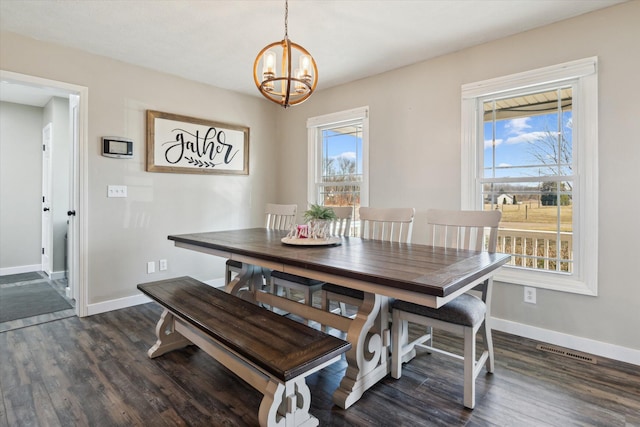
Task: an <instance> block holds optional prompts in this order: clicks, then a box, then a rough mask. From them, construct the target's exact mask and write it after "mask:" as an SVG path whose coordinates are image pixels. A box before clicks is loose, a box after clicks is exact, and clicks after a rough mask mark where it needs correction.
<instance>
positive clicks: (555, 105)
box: [481, 87, 573, 178]
mask: <svg viewBox="0 0 640 427" xmlns="http://www.w3.org/2000/svg"><path fill="white" fill-rule="evenodd" d="M572 102H573V101H572V90H571V87H566V88H560V89H554V90H550V91H543V92H536V93H531V94H527V95H518V96H514V97H510V98H503V99H491V100H487V101H484V102H483V104H482V105H483V111H484V126H483V127H482V129H481V131H482V136H481V138H482V140H483V141H484V154H483V157H484V159H483V168H484V172H483V177H484V178H504V177H540V176H554V175H571V174H572V163H573V154H572V153H573V149H572V148H573V147H572V136H573V135H572Z"/></svg>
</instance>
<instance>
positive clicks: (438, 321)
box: [391, 209, 502, 409]
mask: <svg viewBox="0 0 640 427" xmlns="http://www.w3.org/2000/svg"><path fill="white" fill-rule="evenodd" d="M501 216H502V213H501V212H500V211H487V212H482V211H445V210H433V209H432V210H429V211H428V212H427V223H428V224H427V225H428V244H430V245H432V246H439V247H446V248H454V249H469V250H476V251H483V250H487V251H489V252H495V250H496V244H497V236H498V224H499V222H500V218H501ZM492 285H493V282H492V279H488V280H486V281H484V282H483V283H482V284H481V285H479V286H477V287H476V288H475V289H476V290H480V291H481V296H480V297H477V296H475V295H471V294H469V293H467V294H463V295H460V296H459V297H457V298H455V299H454V300H452V301H450V302H449V303H447V304H445V305H444V306H442V307H440V308H437V309H435V308H430V307H424V306H421V305H418V304H413V303H409V302H406V301H401V300H396V301H394V302H393V303H392V312H393V315H392V319H393V320H392V329H391V333H392V339H393V354H392V359H391V376H392V377H394V378H400V376H401V375H402V362H403V360H405V361H406V360H410V359H411V358H413V357H414V356H415V354H416V351H415V347H418V348H424V349H426V350H428V351H429V352H438V353H443V354H446V355H448V356H453V357H455V358H458V359H462V360H463V361H464V406H465V407H467V408H470V409H473V407H474V406H475V380H476V378H477V376H478V374H479V373H480V371H481V370H482V367H483V366H484V365H486V368H487V372H489V373H492V372H493V368H494V360H493V344H492V339H491V328H490V326H489V325H487V319H488V318H489V316H490V311H491V310H490V302H491V289H492ZM409 322H410V323H415V324H418V325H422V326H426V333H425V334H424V335H422V336H421V337H419V338H417V339H415V340H413V341H412V342H409V341H408V337H409V333H408V330H409V326H408V324H409ZM433 328H435V329H441V330H446V331H449V332H453V333H458V334H461V335H463V336H464V352H463V356H460V355H458V354H453V353H450V352H447V351H444V350H442V349H439V348H436V347H434V343H433ZM478 331H480V332H481V334H482V337H483V340H484V346H485V350H484V351H483V353H482V355H481V356H480V358H479V359H478V360H476V334H477V332H478Z"/></svg>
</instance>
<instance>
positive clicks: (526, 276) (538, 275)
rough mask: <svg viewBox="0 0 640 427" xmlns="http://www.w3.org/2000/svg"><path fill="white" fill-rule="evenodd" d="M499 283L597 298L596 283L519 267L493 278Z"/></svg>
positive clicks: (503, 269)
mask: <svg viewBox="0 0 640 427" xmlns="http://www.w3.org/2000/svg"><path fill="white" fill-rule="evenodd" d="M493 279H494V280H495V281H497V282H504V283H511V284H514V285H522V286H532V287H535V288H540V289H549V290H552V291H559V292H568V293H574V294H580V295H589V296H597V295H598V292H597V286H596V281H595V280H592V281H590V282H587V281H584V280H579V279H578V278H577V277H576V275H575V274H573V275H570V274H562V273H554V272H547V271H531V270H525V269H522V268H518V267H511V266H504V267H502V268H501V269H500V270H499V271H498V272H497V273H496V274H495V276H494V277H493Z"/></svg>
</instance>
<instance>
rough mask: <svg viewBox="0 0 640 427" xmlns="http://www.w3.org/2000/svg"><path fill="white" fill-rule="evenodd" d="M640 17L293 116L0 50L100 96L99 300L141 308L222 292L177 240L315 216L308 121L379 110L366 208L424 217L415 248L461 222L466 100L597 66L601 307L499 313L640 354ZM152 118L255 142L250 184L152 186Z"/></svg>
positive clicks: (4, 45)
mask: <svg viewBox="0 0 640 427" xmlns="http://www.w3.org/2000/svg"><path fill="white" fill-rule="evenodd" d="M637 16H640V2H637V1H635V2H630V3H626V4H623V5H620V6H615V7H612V8H609V9H605V10H602V11H599V12H595V13H592V14H588V15H584V16H581V17H578V18H575V19H571V20H568V21H565V22H561V23H558V24H554V25H551V26H548V27H544V28H541V29H538V30H534V31H530V32H526V33H523V34H519V35H516V36H513V37H509V38H505V39H502V40H499V41H496V42H492V43H487V44H484V45H481V46H478V47H475V48H471V49H467V50H463V51H460V52H457V53H454V54H450V55H446V56H443V57H439V58H436V59H433V60H430V61H426V62H422V63H419V64H416V65H413V66H410V67H406V68H403V69H399V70H396V71H393V72H389V73H385V74H382V75H378V76H375V77H372V78H368V79H363V80H360V81H357V82H354V83H350V84H347V85H344V86H340V87H336V88H333V89H329V90H325V91H320V92H318V93H316V94H314V95H313V96H312V98H311V99H310V100H309V101H307V102H306V103H304V104H302V105H300V106H297V107H295V108H290V109H287V110H282V109H279V108H278V107H277V106H275V105H270V104H268V103H267V102H266V101H264V100H262V99H259V98H257V97H249V96H244V95H239V94H234V93H231V92H228V91H224V90H221V89H217V88H213V87H208V86H205V85H201V84H198V83H194V82H189V81H185V80H181V79H178V78H175V77H172V76H168V75H165V74H161V73H155V72H151V71H148V70H144V69H141V68H138V67H133V66H129V65H125V64H122V63H120V62H117V61H111V60H107V59H104V58H101V57H97V56H93V55H89V54H84V53H79V52H77V51H75V50H72V49H65V48H60V47H56V46H53V45H50V44H47V43H43V42H38V41H33V40H29V39H26V38H22V37H18V36H15V35H12V34H4V33H3V34H2V37H1V38H0V68H2V69H5V70H9V71H14V72H20V73H25V74H31V75H36V76H41V77H45V78H48V79H54V80H60V81H66V82H70V83H73V84H77V85H83V86H87V87H88V88H89V138H88V144H89V193H90V194H89V212H87V213H85V215H88V221H89V236H88V239H89V253H88V254H87V255H88V256H89V300H90V302H101V301H108V300H110V299H113V298H117V297H125V296H130V295H134V294H135V293H136V291H135V284H136V283H139V282H142V281H147V280H151V279H159V278H162V277H167V276H175V275H179V274H191V275H193V276H195V277H197V278H202V279H210V278H212V277H221V275H222V263H223V261H222V260H220V259H216V258H214V257H210V256H206V255H200V254H194V253H191V252H189V251H185V250H180V249H175V248H173V246H172V245H171V244H170V243H169V242H167V240H166V235H167V234H171V233H183V232H194V231H204V230H216V229H224V228H239V227H244V226H248V225H260V224H261V220H262V207H263V206H264V203H266V202H268V201H273V200H275V201H279V202H295V203H297V204H298V205H299V206H301V207H302V206H304V205H305V204H306V178H307V172H306V159H307V135H306V127H305V126H306V120H307V118H309V117H313V116H317V115H321V114H327V113H331V112H336V111H341V110H346V109H351V108H354V107H360V106H369V107H370V120H371V121H370V142H371V150H370V167H371V186H370V187H371V193H370V204H371V205H374V206H413V207H415V208H416V209H417V210H418V213H417V218H416V220H417V223H416V226H415V228H414V241H416V242H420V241H421V239H422V236H423V235H424V226H423V225H422V224H423V223H424V219H425V211H426V209H428V208H431V207H441V208H459V206H460V150H461V146H460V134H461V129H460V108H461V107H460V87H461V85H462V84H464V83H469V82H474V81H478V80H483V79H488V78H492V77H498V76H503V75H507V74H511V73H515V72H520V71H526V70H530V69H534V68H538V67H543V66H547V65H552V64H557V63H561V62H564V61H570V60H574V59H579V58H584V57H589V56H598V57H599V61H600V62H599V65H600V86H599V93H600V109H599V115H600V123H599V132H600V135H599V136H600V138H599V140H600V159H599V166H600V182H599V187H600V234H599V239H600V247H599V248H597V250H598V251H599V259H600V266H599V267H600V269H599V271H600V273H599V296H598V297H587V296H579V295H572V294H564V293H559V292H552V291H545V290H539V291H538V298H537V299H538V304H536V305H526V304H524V303H523V301H522V300H523V291H522V287H520V286H516V285H509V284H498V285H497V286H496V291H495V294H494V306H493V313H494V315H495V316H496V317H498V318H500V319H505V320H508V321H511V322H516V323H517V324H521V325H525V326H527V327H531V328H545V329H547V330H550V331H557V332H559V333H565V334H571V335H575V336H577V337H582V338H586V339H591V340H596V341H601V342H604V343H610V344H613V345H616V346H622V347H627V348H630V349H636V350H640V334H638V333H637V327H638V325H640V310H638V304H639V303H638V301H640V286H637V283H638V277H640V271H639V264H638V262H637V259H636V258H638V250H637V246H638V245H637V242H638V241H640V234H639V233H638V231H637V228H634V227H633V225H634V224H635V223H636V222H637V220H638V218H639V217H640V200H639V199H638V198H637V197H633V196H632V193H633V191H635V190H634V185H635V184H637V183H638V182H640V168H638V166H637V164H638V161H639V160H640V144H638V142H637V136H636V135H637V125H636V123H637V121H638V117H639V116H640V110H639V107H638V104H637V102H636V101H637V99H640V93H638V83H637V76H638V70H639V69H640V56H639V55H638V54H637V52H638V50H637V49H638V48H637V42H638V40H640V30H639V29H638V26H637ZM319 65H320V67H321V66H322V64H319ZM146 109H156V110H160V111H166V112H171V113H178V114H185V115H191V116H194V117H204V118H210V119H215V120H217V121H222V122H228V123H237V124H242V125H246V126H249V127H250V128H251V158H250V168H251V173H250V175H249V176H248V177H225V176H219V177H216V176H204V175H203V176H200V175H193V176H187V175H178V174H157V173H155V174H154V173H146V172H144V158H143V157H142V153H143V152H144V147H143V143H144V111H145V110H146ZM104 135H121V136H126V137H130V138H133V139H134V141H136V142H135V147H134V149H135V150H136V155H135V158H134V159H133V160H114V159H108V158H105V157H102V156H100V154H99V139H100V137H101V136H104ZM274 148H275V149H274ZM283 165H286V168H284V167H283ZM109 184H124V185H127V186H128V187H129V198H127V199H107V198H106V187H107V185H109ZM623 202H624V204H623ZM594 250H595V248H594ZM160 258H167V259H168V260H169V266H170V270H169V272H168V273H166V274H162V273H156V274H155V275H147V274H145V272H144V269H145V264H146V262H147V261H151V260H158V259H160Z"/></svg>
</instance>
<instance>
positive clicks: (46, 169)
mask: <svg viewBox="0 0 640 427" xmlns="http://www.w3.org/2000/svg"><path fill="white" fill-rule="evenodd" d="M51 138H52V135H51V123H48V124H47V125H46V126H45V127H44V128H43V129H42V271H44V272H45V273H47V274H48V275H49V276H51V273H52V272H53V256H52V254H51V249H52V243H53V222H52V214H51V188H52V185H51Z"/></svg>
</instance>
